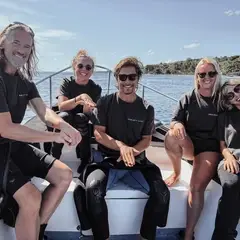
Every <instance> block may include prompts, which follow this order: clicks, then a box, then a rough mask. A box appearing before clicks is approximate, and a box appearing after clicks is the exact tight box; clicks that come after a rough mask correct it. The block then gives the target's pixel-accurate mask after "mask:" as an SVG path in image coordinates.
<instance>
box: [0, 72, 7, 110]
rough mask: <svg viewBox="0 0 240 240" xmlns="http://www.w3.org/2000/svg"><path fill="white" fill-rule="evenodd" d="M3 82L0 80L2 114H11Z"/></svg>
mask: <svg viewBox="0 0 240 240" xmlns="http://www.w3.org/2000/svg"><path fill="white" fill-rule="evenodd" d="M0 78H1V76H0ZM2 81H3V80H2V79H0V113H4V112H9V108H8V104H7V99H6V94H5V88H4V86H3V82H2Z"/></svg>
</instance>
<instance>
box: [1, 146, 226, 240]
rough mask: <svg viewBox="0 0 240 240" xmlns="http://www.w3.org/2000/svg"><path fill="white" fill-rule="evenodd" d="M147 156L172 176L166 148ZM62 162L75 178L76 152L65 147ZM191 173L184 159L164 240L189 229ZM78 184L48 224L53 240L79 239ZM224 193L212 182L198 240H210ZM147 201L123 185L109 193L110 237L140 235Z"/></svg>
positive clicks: (4, 235) (8, 231)
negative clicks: (188, 203)
mask: <svg viewBox="0 0 240 240" xmlns="http://www.w3.org/2000/svg"><path fill="white" fill-rule="evenodd" d="M147 155H148V157H149V159H150V160H151V161H153V162H155V163H156V164H157V165H158V166H159V167H160V169H161V172H162V175H163V177H164V178H166V177H167V176H169V174H170V173H171V164H170V162H169V159H168V157H167V155H166V153H165V150H164V148H163V147H160V146H158V147H152V146H151V147H149V149H148V150H147ZM61 159H62V160H63V161H64V162H65V163H66V164H67V165H69V166H70V167H71V168H72V169H73V170H74V172H75V176H76V169H77V167H78V161H79V160H78V159H77V158H76V155H75V151H74V149H68V148H64V151H63V155H62V157H61ZM191 171H192V166H191V165H190V164H188V163H187V162H186V161H183V160H182V175H181V180H180V181H179V183H178V184H177V185H175V186H174V187H172V188H170V193H171V200H170V210H169V215H168V222H167V226H166V227H165V228H163V229H159V230H158V234H159V235H161V236H162V237H163V239H171V238H169V237H170V236H172V234H173V232H174V231H175V232H176V231H179V230H180V229H182V228H185V226H186V203H187V192H188V186H189V182H190V177H191ZM76 181H77V180H76V178H75V179H73V181H72V183H71V185H70V187H69V189H68V191H67V193H66V194H65V196H64V198H63V200H62V202H61V204H60V205H59V207H58V208H57V210H56V211H55V213H54V214H53V216H52V217H51V219H50V221H49V224H48V227H47V232H48V234H49V236H50V237H52V238H51V239H56V240H60V239H65V240H67V239H78V237H79V236H80V232H79V230H78V226H79V220H78V217H77V212H76V209H75V204H74V200H73V190H74V188H75V186H76ZM32 182H33V184H35V185H36V186H37V187H38V188H39V189H40V190H44V188H45V187H46V186H47V185H48V182H47V181H44V180H42V179H39V178H34V179H33V180H32ZM221 192H222V189H221V186H220V185H219V184H217V183H216V182H214V181H211V182H210V183H209V185H208V187H207V190H206V192H205V205H204V209H203V212H202V214H201V217H200V220H199V222H198V224H197V226H196V231H195V237H196V240H203V239H209V240H210V239H211V235H212V232H213V228H214V221H215V215H216V210H217V204H218V200H219V197H220V196H221ZM147 198H148V196H147V195H146V194H145V193H143V192H141V191H138V190H134V189H131V188H129V187H127V186H126V185H123V184H120V185H118V186H116V187H114V188H113V189H111V190H109V191H108V192H107V195H106V201H107V205H108V210H109V212H108V213H109V227H110V234H111V235H114V236H123V235H131V236H133V235H136V234H139V229H140V224H141V220H142V215H143V209H144V206H145V204H146V201H147ZM164 236H165V238H164ZM168 236H169V237H168ZM6 239H7V240H15V234H14V229H12V228H9V227H7V226H5V225H4V224H3V223H2V222H1V223H0V240H6ZM120 239H123V238H120ZM131 239H132V238H131ZM160 239H162V238H160Z"/></svg>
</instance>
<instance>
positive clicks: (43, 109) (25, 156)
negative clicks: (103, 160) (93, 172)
mask: <svg viewBox="0 0 240 240" xmlns="http://www.w3.org/2000/svg"><path fill="white" fill-rule="evenodd" d="M35 67H36V50H35V39H34V33H33V31H32V29H31V28H29V27H28V26H27V25H25V24H23V23H13V24H10V25H8V26H7V27H6V28H5V29H4V30H3V31H2V32H1V33H0V123H1V124H0V159H1V161H0V178H1V185H2V182H3V183H4V184H3V186H4V192H5V200H6V201H4V202H1V210H2V211H1V218H2V219H3V220H4V222H5V223H6V224H8V225H10V226H12V227H15V229H16V238H17V239H18V240H26V239H39V240H42V239H43V237H44V231H45V228H46V226H47V223H48V221H49V219H50V218H51V216H52V214H53V213H54V211H55V210H56V208H57V206H58V205H59V204H60V202H61V199H62V198H63V196H64V194H65V193H66V191H67V189H68V187H69V184H70V183H71V180H72V171H71V169H70V168H69V167H67V166H66V165H65V164H63V163H62V162H61V161H59V160H57V159H56V158H54V157H53V156H51V155H49V154H47V153H46V152H44V151H41V150H40V149H38V148H35V147H33V146H32V145H30V144H28V143H29V142H30V143H39V142H52V141H53V142H58V143H63V144H67V145H71V146H76V145H77V144H78V143H79V142H80V141H81V135H80V134H79V132H78V131H77V130H76V129H74V128H73V127H72V126H70V125H69V124H68V123H67V122H65V121H64V120H63V119H62V118H60V117H59V116H58V115H57V114H55V113H54V112H53V111H52V110H51V109H49V108H48V107H47V106H46V105H45V103H44V102H43V100H42V98H41V97H40V95H39V92H38V90H37V88H36V86H35V84H34V82H33V81H32V80H33V76H34V73H35ZM27 105H29V106H30V107H31V108H32V109H33V110H34V111H35V112H36V113H37V115H38V116H39V118H40V119H41V120H42V121H43V122H44V123H46V124H48V125H50V126H52V127H55V128H58V129H59V130H60V133H50V132H46V131H38V130H35V129H30V128H28V127H27V126H24V125H21V122H22V120H23V118H24V115H25V111H26V108H27ZM6 159H8V162H9V168H8V171H4V166H3V163H4V161H5V162H6ZM4 176H7V177H4ZM34 176H35V177H39V178H42V179H46V180H47V181H48V182H49V185H48V186H47V188H46V189H45V190H44V191H43V192H41V191H40V190H39V189H37V188H36V187H35V186H34V185H33V184H32V183H31V178H32V177H34ZM3 179H4V181H3ZM1 187H2V186H1ZM1 190H2V189H1ZM3 203H4V204H3Z"/></svg>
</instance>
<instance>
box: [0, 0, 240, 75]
mask: <svg viewBox="0 0 240 240" xmlns="http://www.w3.org/2000/svg"><path fill="white" fill-rule="evenodd" d="M0 9H1V11H0V27H1V28H3V27H4V26H5V25H6V24H8V23H10V22H12V21H22V22H25V23H26V24H29V25H31V26H32V28H33V29H34V31H35V33H36V40H37V51H38V56H39V70H45V71H56V70H59V69H62V68H64V67H66V66H68V65H70V63H71V60H72V58H73V56H74V55H75V54H76V53H77V51H78V50H79V49H81V48H84V49H86V50H88V52H89V54H90V55H91V56H93V57H94V58H95V60H96V63H97V64H99V65H103V66H106V67H109V68H113V67H114V66H115V64H116V63H117V62H118V61H119V60H120V59H121V58H123V57H125V56H130V55H131V56H132V55H134V56H137V57H138V58H140V59H141V60H142V61H143V63H144V64H151V63H159V62H170V61H175V60H184V59H186V58H188V57H191V58H197V57H203V56H225V55H227V56H230V55H237V54H240V31H239V25H240V1H239V0H228V1H227V0H121V1H120V0H68V1H66V0H11V1H10V0H0Z"/></svg>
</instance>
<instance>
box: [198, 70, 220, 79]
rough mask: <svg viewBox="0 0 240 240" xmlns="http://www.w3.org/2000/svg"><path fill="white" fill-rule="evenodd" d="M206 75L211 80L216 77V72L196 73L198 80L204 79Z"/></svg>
mask: <svg viewBox="0 0 240 240" xmlns="http://www.w3.org/2000/svg"><path fill="white" fill-rule="evenodd" d="M206 75H208V77H210V78H213V77H215V76H216V75H217V72H216V71H210V72H203V73H198V76H199V77H200V78H205V77H206Z"/></svg>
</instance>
